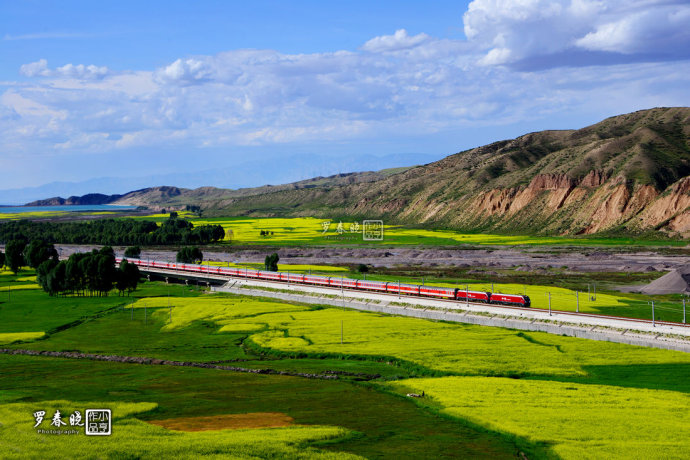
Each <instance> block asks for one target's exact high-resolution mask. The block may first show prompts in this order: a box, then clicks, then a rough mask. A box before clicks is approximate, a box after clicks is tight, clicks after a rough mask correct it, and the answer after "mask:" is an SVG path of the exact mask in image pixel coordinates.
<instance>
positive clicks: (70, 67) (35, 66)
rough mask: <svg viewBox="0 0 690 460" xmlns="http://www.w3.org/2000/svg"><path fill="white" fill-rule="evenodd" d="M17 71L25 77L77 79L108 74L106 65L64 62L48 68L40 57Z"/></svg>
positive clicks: (94, 77)
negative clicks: (58, 65)
mask: <svg viewBox="0 0 690 460" xmlns="http://www.w3.org/2000/svg"><path fill="white" fill-rule="evenodd" d="M19 73H20V74H22V75H24V76H26V77H66V78H77V79H99V78H103V77H105V76H106V75H108V73H109V70H108V68H107V67H99V66H95V65H84V64H78V65H74V64H65V65H63V66H62V67H57V68H56V69H49V68H48V61H47V60H45V59H41V60H39V61H36V62H32V63H30V64H24V65H22V66H21V67H20V68H19Z"/></svg>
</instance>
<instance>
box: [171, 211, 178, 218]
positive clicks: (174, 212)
mask: <svg viewBox="0 0 690 460" xmlns="http://www.w3.org/2000/svg"><path fill="white" fill-rule="evenodd" d="M170 219H177V211H171V212H170Z"/></svg>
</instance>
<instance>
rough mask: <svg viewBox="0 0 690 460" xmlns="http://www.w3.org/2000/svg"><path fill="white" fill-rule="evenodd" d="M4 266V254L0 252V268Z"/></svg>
mask: <svg viewBox="0 0 690 460" xmlns="http://www.w3.org/2000/svg"><path fill="white" fill-rule="evenodd" d="M4 266H5V253H4V252H2V251H0V268H2V267H4Z"/></svg>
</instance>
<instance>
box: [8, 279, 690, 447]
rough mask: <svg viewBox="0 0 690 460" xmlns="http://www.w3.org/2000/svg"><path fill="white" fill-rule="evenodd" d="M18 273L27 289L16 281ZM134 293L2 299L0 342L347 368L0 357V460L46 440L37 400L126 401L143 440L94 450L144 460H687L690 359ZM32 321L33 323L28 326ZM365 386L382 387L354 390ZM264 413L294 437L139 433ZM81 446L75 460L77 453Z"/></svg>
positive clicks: (155, 288) (257, 302)
mask: <svg viewBox="0 0 690 460" xmlns="http://www.w3.org/2000/svg"><path fill="white" fill-rule="evenodd" d="M12 277H13V276H12V275H2V276H0V280H3V281H5V282H6V279H5V278H12ZM14 278H24V279H23V280H22V281H21V282H24V283H30V282H31V281H32V280H31V277H30V276H28V275H26V274H24V275H19V276H18V277H14ZM14 278H13V279H14ZM168 292H170V297H168ZM136 294H137V295H136V296H135V297H133V298H122V297H117V296H110V297H106V298H100V299H99V298H62V299H51V298H48V297H47V296H46V295H45V294H43V293H42V292H40V291H36V290H25V291H19V292H17V294H16V297H13V300H12V301H11V302H6V301H2V299H0V302H2V303H0V320H2V321H0V333H11V334H16V333H18V332H31V331H39V330H40V331H47V334H46V335H45V336H42V337H41V338H39V339H36V338H29V337H26V338H25V341H24V342H23V343H14V344H10V345H5V346H6V347H11V348H22V349H34V350H52V351H68V350H69V351H75V350H78V351H81V352H88V353H98V354H113V355H123V356H147V357H153V358H160V359H172V360H189V361H195V362H224V363H230V364H231V365H238V366H242V367H245V368H262V369H267V368H268V369H274V370H289V371H293V372H295V371H296V372H313V373H323V372H325V371H326V370H328V371H336V372H341V373H342V372H345V374H341V375H342V377H341V379H340V380H339V381H325V380H309V379H302V378H297V377H288V376H280V375H255V374H237V373H232V372H226V371H219V370H213V369H199V368H189V367H166V366H146V365H132V364H122V363H109V362H91V361H80V360H73V359H72V360H70V359H60V358H47V357H31V356H20V355H0V367H2V369H3V373H2V375H0V388H2V390H0V423H2V424H3V425H0V439H1V440H5V439H10V441H6V442H8V443H9V446H10V447H11V448H12V449H14V450H8V452H13V455H14V456H15V457H20V456H22V455H24V454H26V453H27V452H26V451H19V450H17V449H20V448H24V446H29V445H31V444H30V443H28V442H27V441H26V440H27V439H28V440H31V439H36V438H35V436H39V435H37V434H35V433H33V432H32V431H31V430H30V426H33V423H32V421H33V419H32V417H31V413H32V411H33V410H36V408H37V406H40V405H41V404H43V405H46V407H58V406H60V407H59V408H60V410H62V411H63V412H65V411H67V410H72V408H82V409H83V408H87V407H88V404H92V403H94V402H100V403H102V404H107V405H106V406H105V407H116V408H118V409H117V410H118V411H119V410H120V409H119V407H120V406H119V404H123V406H122V407H123V411H124V412H125V413H127V414H128V415H123V416H122V418H121V419H119V420H118V421H116V425H115V426H116V428H117V429H118V430H119V431H120V432H121V433H123V434H125V433H126V434H127V435H129V434H132V439H136V440H137V443H140V444H141V445H142V446H144V447H137V446H135V445H133V444H129V443H128V442H127V441H123V442H122V443H121V444H118V443H116V442H114V440H115V438H111V440H112V441H113V443H112V444H106V445H105V446H106V447H105V448H106V449H111V450H105V451H104V452H105V453H106V454H105V455H106V456H113V457H117V456H118V455H120V456H121V455H123V454H124V452H126V451H127V452H128V451H129V450H130V449H131V452H134V453H135V455H139V456H141V457H143V458H146V457H149V456H152V454H151V453H150V452H152V451H149V450H147V449H148V447H146V446H149V445H150V446H154V447H155V446H161V447H160V449H161V450H160V451H161V452H164V453H166V454H169V455H172V456H177V454H178V453H180V452H181V451H180V450H179V449H180V446H181V445H189V446H191V447H190V450H189V452H190V456H192V454H194V455H200V454H215V455H221V456H222V455H223V454H224V453H227V452H232V453H233V454H236V455H238V456H240V458H241V457H242V456H250V455H255V456H259V457H267V456H269V457H270V456H274V457H281V456H290V457H293V456H296V455H297V453H299V452H305V453H306V454H305V455H308V456H310V457H315V456H323V457H324V458H328V457H329V455H331V453H332V454H333V455H336V456H340V455H341V454H342V455H343V456H345V454H343V453H347V454H353V455H363V456H367V457H372V456H373V457H376V456H379V457H381V456H382V457H390V456H398V457H400V456H401V455H402V456H404V454H407V455H408V456H409V457H417V458H421V457H426V458H429V457H433V458H439V457H443V456H461V457H471V458H474V457H480V456H487V457H495V458H503V457H510V456H513V455H515V454H516V452H517V451H518V450H520V451H523V452H526V453H527V455H528V457H530V458H546V457H560V458H582V457H590V458H630V457H638V456H642V457H644V458H681V457H682V456H683V453H684V452H687V450H688V449H689V448H690V441H689V440H690V436H688V434H690V433H688V428H686V427H687V426H689V425H688V422H689V421H690V420H688V417H690V416H688V415H687V414H688V413H690V412H689V411H688V410H689V409H690V396H689V394H690V355H688V354H686V353H681V352H672V351H667V350H659V349H649V348H642V347H632V346H626V345H622V344H614V343H608V342H593V341H587V340H582V339H576V338H571V337H563V336H556V335H549V334H545V333H536V332H535V333H526V332H519V331H514V330H509V329H501V328H484V327H480V326H472V325H463V324H453V323H445V322H431V321H423V320H418V319H413V318H406V317H391V316H386V315H379V314H373V313H365V312H358V311H351V310H344V309H339V308H320V307H318V306H305V305H299V304H292V303H284V302H275V301H270V300H267V299H260V298H254V297H251V298H250V297H242V296H233V295H220V294H206V293H204V292H203V291H199V290H196V289H194V288H191V289H190V288H189V287H183V286H166V285H163V284H158V283H145V284H144V285H143V288H142V290H141V291H138V292H137V293H136ZM40 295H42V296H43V297H40ZM55 302H58V303H55ZM59 302H66V303H59ZM68 302H71V303H72V304H73V308H72V309H70V308H67V303H68ZM168 305H170V307H169V306H168ZM60 309H64V310H65V311H64V312H61V314H60V317H59V321H58V319H56V318H55V315H56V314H57V313H58V310H60ZM25 310H26V312H27V313H28V314H29V317H30V318H31V320H29V319H25V320H22V318H23V315H22V314H21V313H23V312H24V311H25ZM145 314H146V316H144V315H145ZM6 319H11V321H6ZM15 322H17V324H14V323H15ZM59 322H61V323H62V326H56V323H59ZM341 331H342V335H341ZM341 340H342V343H341ZM364 374H368V375H371V374H378V375H380V377H378V378H374V379H373V380H372V377H368V378H366V379H365V380H367V381H368V382H366V383H357V380H358V379H359V377H358V376H361V375H364ZM413 377H415V378H413ZM399 379H401V380H399ZM105 382H107V383H105ZM411 391H412V392H416V393H420V394H421V393H422V392H424V394H425V396H424V397H423V398H419V399H415V400H414V402H415V403H416V404H415V403H412V402H411V401H410V400H409V399H408V398H404V397H403V398H401V397H399V396H395V395H396V394H397V395H404V394H405V393H407V392H411ZM276 395H280V397H278V398H277V397H276ZM53 400H64V402H60V403H57V405H56V404H54V403H50V402H49V401H53ZM21 404H26V405H27V406H26V407H24V406H20V405H21ZM50 404H53V406H50ZM142 404H143V405H142ZM140 405H141V406H140ZM28 406H31V410H25V409H26V408H28ZM63 407H64V410H63ZM127 408H131V410H130V409H127ZM128 410H130V412H127V411H128ZM265 412H271V413H280V414H286V416H288V417H290V418H292V419H294V425H290V426H288V427H284V428H272V429H251V430H249V429H248V430H243V431H229V430H220V431H207V432H199V433H180V432H175V431H170V430H167V429H165V428H162V427H160V426H152V425H150V424H148V423H146V422H148V421H156V422H157V423H159V424H160V423H162V421H165V420H169V419H176V420H177V419H184V418H185V417H199V416H212V415H223V414H256V413H265ZM30 422H31V423H32V424H31V425H29V423H30ZM650 425H653V426H652V427H651V428H650ZM130 429H131V431H128V430H130ZM2 430H4V432H3V431H2ZM8 430H9V431H8ZM27 431H28V433H29V434H27ZM17 432H21V433H20V434H16V433H17ZM134 432H136V434H134ZM7 433H12V434H11V435H10V436H4V435H5V434H7ZM240 433H246V436H242V435H241V434H240ZM641 433H644V435H641ZM647 434H648V435H647ZM197 435H198V436H197ZM20 436H26V437H20ZM43 437H44V436H43V435H41V436H40V437H39V438H38V439H41V440H42V439H43ZM55 438H62V437H60V436H56V437H55ZM264 438H269V439H270V440H271V442H263V441H262V439H264ZM64 439H65V441H63V440H61V439H53V438H50V439H48V440H47V441H46V442H47V443H48V444H46V446H52V448H53V449H60V448H65V447H66V446H69V444H61V443H63V442H65V443H67V442H72V441H69V440H70V439H74V438H73V437H72V436H64ZM240 439H245V440H247V442H246V443H241V442H239V441H238V440H240ZM16 440H20V442H18V441H16ZM250 441H251V442H250ZM0 442H2V441H0ZM81 442H82V441H81V440H78V442H77V444H75V449H77V450H76V452H81V450H79V449H82V448H86V447H82V446H88V445H86V444H84V445H82V444H81ZM117 446H119V448H120V450H118V447H117ZM0 447H5V446H2V445H0ZM46 448H47V447H46ZM37 449H43V447H40V448H37ZM176 449H177V450H176ZM30 452H32V453H34V454H35V456H38V455H42V454H43V453H44V452H48V450H46V451H43V450H32V451H30ZM401 452H402V453H404V454H401Z"/></svg>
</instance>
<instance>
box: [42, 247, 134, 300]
mask: <svg viewBox="0 0 690 460" xmlns="http://www.w3.org/2000/svg"><path fill="white" fill-rule="evenodd" d="M140 277H141V274H140V273H139V267H137V266H136V265H134V264H131V263H129V262H127V259H124V260H123V261H122V263H120V267H119V268H117V267H116V266H115V253H114V251H113V248H111V247H110V246H106V247H104V248H102V249H100V250H98V249H94V250H93V251H92V252H79V253H75V254H72V255H71V256H70V257H69V259H67V260H62V261H59V262H58V261H56V260H55V259H49V260H47V261H45V262H43V263H41V264H40V265H39V266H38V268H37V269H36V279H37V281H38V284H39V285H40V286H41V287H42V288H43V290H44V291H46V292H47V293H48V294H50V295H67V294H72V295H75V294H76V295H84V296H86V295H88V296H99V297H101V296H107V295H108V293H109V292H110V291H112V289H113V287H115V288H117V290H118V291H119V293H120V295H124V293H125V292H127V293H128V294H129V293H131V292H132V291H134V290H135V289H136V288H137V286H138V284H139V278H140Z"/></svg>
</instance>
